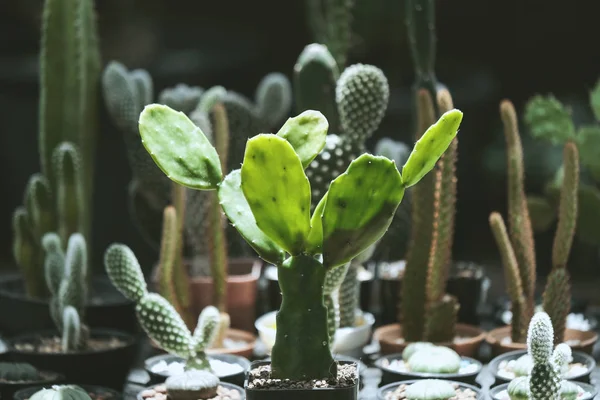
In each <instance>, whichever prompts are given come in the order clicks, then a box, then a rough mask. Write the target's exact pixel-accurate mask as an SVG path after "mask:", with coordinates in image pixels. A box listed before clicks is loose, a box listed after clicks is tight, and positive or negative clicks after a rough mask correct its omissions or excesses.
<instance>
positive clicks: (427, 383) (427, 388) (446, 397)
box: [404, 379, 456, 400]
mask: <svg viewBox="0 0 600 400" xmlns="http://www.w3.org/2000/svg"><path fill="white" fill-rule="evenodd" d="M404 396H405V397H406V400H450V399H453V398H455V397H456V390H455V389H454V386H452V384H451V383H450V382H446V381H443V380H441V379H423V380H420V381H417V382H415V383H412V384H411V385H409V386H408V387H407V388H406V392H405V393H404Z"/></svg>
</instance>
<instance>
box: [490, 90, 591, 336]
mask: <svg viewBox="0 0 600 400" xmlns="http://www.w3.org/2000/svg"><path fill="white" fill-rule="evenodd" d="M500 111H501V115H502V119H503V122H504V127H505V130H504V132H505V136H506V143H507V157H508V166H509V169H508V190H509V194H508V215H509V228H510V229H509V230H508V231H507V229H506V227H505V225H504V220H503V219H502V216H501V215H500V214H499V213H497V212H494V213H492V214H491V215H490V226H491V229H492V232H493V233H494V237H495V239H496V243H497V245H498V248H499V250H500V254H501V256H502V262H503V265H504V271H505V279H506V282H507V287H508V290H507V291H508V293H509V295H510V298H511V302H512V314H513V317H512V333H511V337H512V341H513V342H515V343H522V342H524V340H525V321H528V320H529V319H530V318H531V315H532V313H533V310H534V305H535V303H534V300H535V299H534V293H535V276H536V265H535V246H534V241H533V232H532V229H531V221H530V218H529V212H528V208H527V203H526V198H525V191H524V185H523V151H522V148H521V140H520V137H519V132H518V128H517V116H516V113H515V110H514V107H513V105H512V104H511V103H510V102H509V101H504V102H503V103H502V104H501V106H500ZM563 159H564V161H563V162H564V181H563V185H562V188H561V195H560V197H561V198H560V206H559V208H560V213H559V223H558V227H557V229H556V233H555V237H554V245H553V249H552V270H551V272H550V275H549V276H548V281H547V284H546V288H545V290H544V295H543V298H544V310H545V311H546V312H547V313H548V314H549V315H550V316H551V318H552V323H553V324H554V332H555V339H556V342H557V343H559V342H562V341H563V337H564V333H565V326H566V319H567V315H568V314H569V311H570V301H571V292H570V284H569V273H568V271H567V269H566V266H567V261H568V258H569V253H570V252H571V246H572V244H573V236H574V233H575V226H576V221H577V207H578V201H577V196H578V186H579V154H578V151H577V147H576V145H575V144H574V143H572V142H567V144H566V145H565V148H564V153H563Z"/></svg>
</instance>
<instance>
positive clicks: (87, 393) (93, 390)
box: [14, 385, 123, 400]
mask: <svg viewBox="0 0 600 400" xmlns="http://www.w3.org/2000/svg"><path fill="white" fill-rule="evenodd" d="M122 398H123V396H122V395H121V393H120V392H119V391H116V390H112V389H109V388H105V387H101V386H94V385H53V386H51V387H44V386H33V387H29V388H26V389H21V390H19V391H17V392H16V393H15V395H14V399H15V400H52V399H72V400H92V399H104V400H121V399H122Z"/></svg>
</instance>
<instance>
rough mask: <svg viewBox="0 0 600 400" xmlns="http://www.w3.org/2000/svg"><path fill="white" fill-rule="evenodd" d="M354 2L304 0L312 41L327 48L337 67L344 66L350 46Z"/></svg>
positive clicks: (349, 0) (348, 0)
mask: <svg viewBox="0 0 600 400" xmlns="http://www.w3.org/2000/svg"><path fill="white" fill-rule="evenodd" d="M353 7H354V0H306V12H307V16H308V22H309V26H310V29H311V30H312V34H313V36H314V39H315V40H316V41H317V42H319V43H322V44H324V45H325V46H327V48H328V49H329V50H330V51H331V54H333V57H334V59H335V61H336V63H337V64H338V65H339V66H342V67H343V66H345V65H346V60H347V58H348V52H349V50H350V47H351V44H352V8H353Z"/></svg>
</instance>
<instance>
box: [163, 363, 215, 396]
mask: <svg viewBox="0 0 600 400" xmlns="http://www.w3.org/2000/svg"><path fill="white" fill-rule="evenodd" d="M219 382H220V381H219V378H218V377H217V376H216V375H213V374H211V373H210V372H207V371H198V370H191V371H185V372H184V373H183V374H178V375H172V376H169V377H168V378H167V380H166V381H165V386H166V389H167V395H168V397H169V399H172V400H191V399H193V400H198V399H214V398H219V397H221V396H219V395H218V394H217V390H218V387H219Z"/></svg>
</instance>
